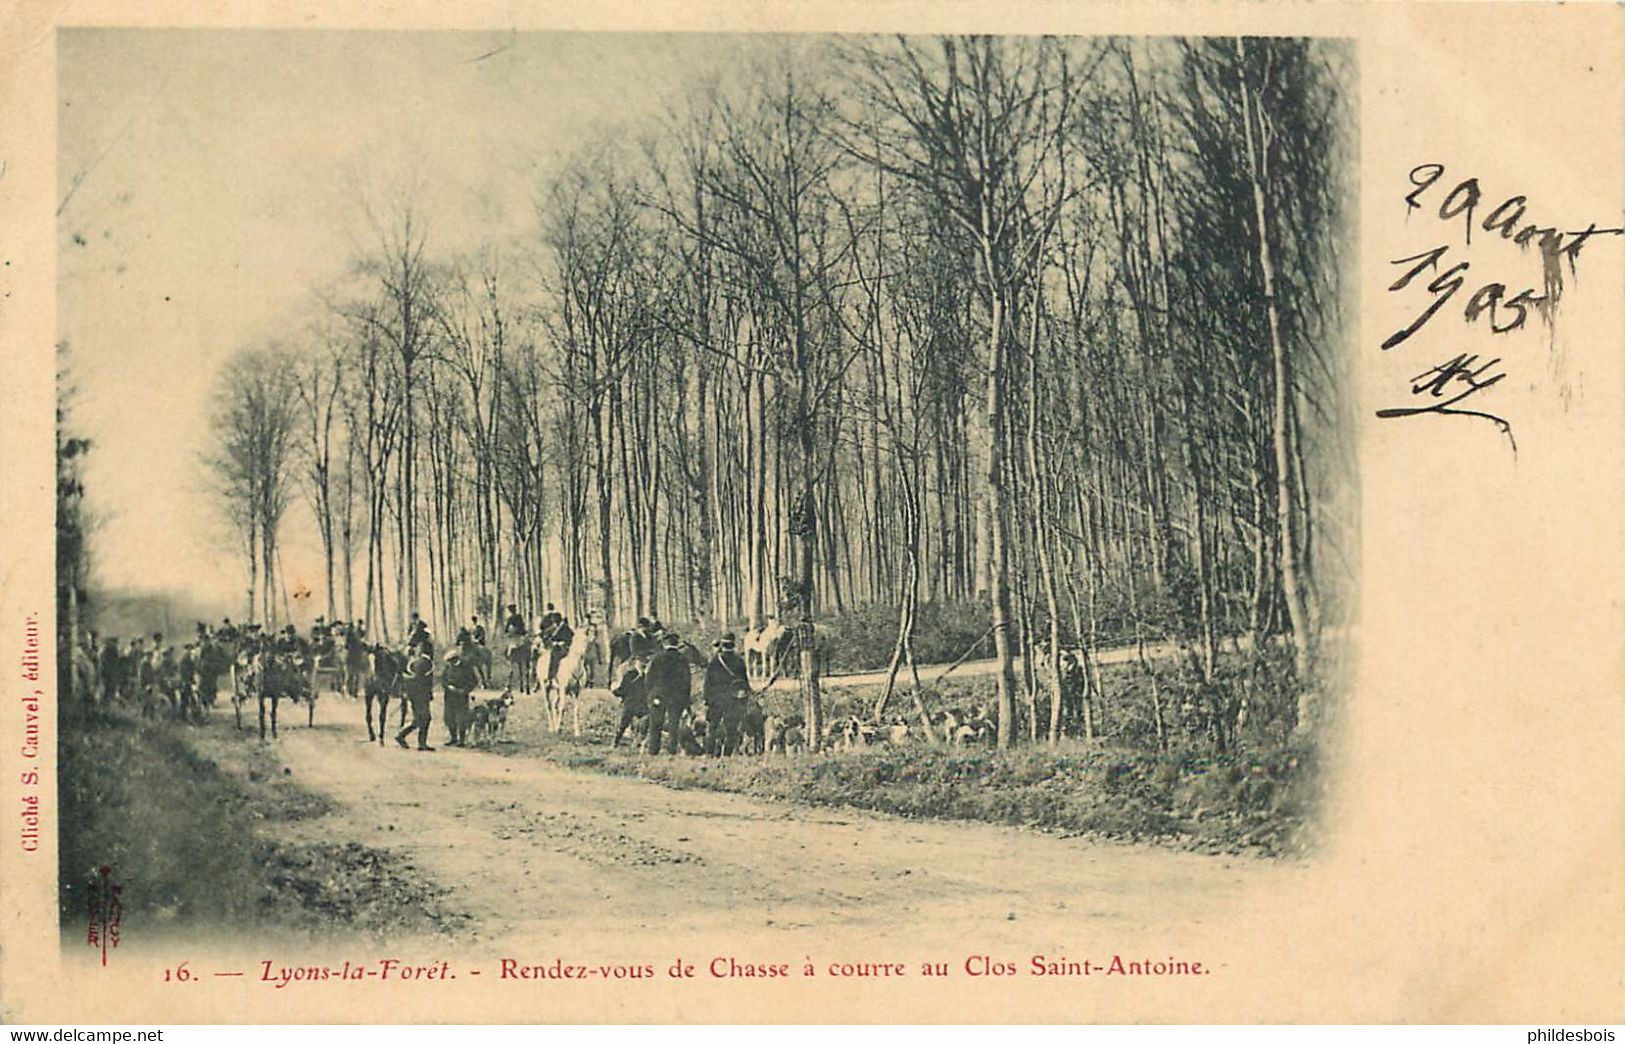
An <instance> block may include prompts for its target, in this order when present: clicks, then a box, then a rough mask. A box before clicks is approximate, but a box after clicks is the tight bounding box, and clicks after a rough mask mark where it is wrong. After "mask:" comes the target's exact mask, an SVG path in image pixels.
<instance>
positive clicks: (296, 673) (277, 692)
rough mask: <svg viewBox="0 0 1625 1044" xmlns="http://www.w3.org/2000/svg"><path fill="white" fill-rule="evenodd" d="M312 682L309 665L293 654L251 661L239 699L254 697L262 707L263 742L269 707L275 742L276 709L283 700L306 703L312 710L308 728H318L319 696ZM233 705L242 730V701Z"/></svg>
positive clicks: (264, 655)
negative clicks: (315, 726) (316, 726)
mask: <svg viewBox="0 0 1625 1044" xmlns="http://www.w3.org/2000/svg"><path fill="white" fill-rule="evenodd" d="M310 678H311V674H310V667H309V664H308V663H303V662H300V658H299V657H297V656H295V655H293V654H288V653H277V652H270V651H265V650H262V651H260V652H256V653H254V654H253V655H252V656H250V657H249V658H248V663H247V668H246V670H244V671H240V672H239V675H238V679H239V696H240V697H245V696H247V695H249V694H250V693H252V694H253V695H254V697H255V698H256V700H257V702H258V703H259V709H260V739H262V740H263V739H264V738H265V732H266V729H265V723H266V715H265V706H266V704H267V703H270V705H271V715H270V722H271V730H270V731H271V736H272V738H275V737H276V734H277V732H276V727H277V708H278V706H279V705H280V704H281V702H282V701H283V700H304V701H305V702H306V703H307V704H308V705H309V709H310V715H309V724H310V725H311V726H314V725H315V724H316V695H315V693H314V692H313V691H311V688H310ZM234 702H236V703H237V704H238V708H237V709H238V714H237V721H238V725H239V727H241V724H242V713H241V700H240V699H239V700H237V701H234Z"/></svg>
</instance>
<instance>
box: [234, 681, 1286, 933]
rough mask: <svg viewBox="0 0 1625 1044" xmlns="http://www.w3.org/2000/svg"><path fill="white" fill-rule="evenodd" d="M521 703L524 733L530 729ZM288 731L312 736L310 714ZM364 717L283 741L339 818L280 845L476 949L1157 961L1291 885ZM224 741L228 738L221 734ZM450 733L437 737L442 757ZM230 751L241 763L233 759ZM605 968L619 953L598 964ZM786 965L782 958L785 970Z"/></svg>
mask: <svg viewBox="0 0 1625 1044" xmlns="http://www.w3.org/2000/svg"><path fill="white" fill-rule="evenodd" d="M539 710H540V708H539V706H538V703H537V701H524V702H522V703H521V704H520V705H519V706H517V707H516V708H515V713H516V714H535V713H539ZM295 717H298V718H301V719H302V718H303V715H297V716H295ZM359 718H360V714H359V711H358V709H357V708H356V707H355V706H354V704H352V703H350V702H349V701H348V700H345V699H343V698H330V699H323V700H322V701H321V704H320V706H319V709H318V712H317V724H316V727H315V728H306V727H305V726H304V723H303V721H302V720H301V721H299V723H298V724H296V725H294V726H292V727H289V728H286V729H284V730H283V732H282V736H281V738H280V740H278V741H276V742H275V747H274V749H275V750H276V751H277V756H278V757H279V758H280V759H281V760H282V761H283V762H284V763H285V769H286V775H287V777H288V778H291V779H292V780H293V781H294V782H297V783H299V784H301V785H303V786H305V787H308V788H311V789H313V790H315V791H318V792H319V793H321V794H323V795H325V796H327V797H328V798H330V799H332V800H333V801H335V802H336V803H337V804H338V805H339V810H338V811H337V812H335V813H333V814H331V815H327V816H323V817H321V818H319V819H314V820H309V821H306V822H299V823H293V824H287V825H286V826H284V827H281V828H279V829H284V830H287V831H290V832H291V833H292V839H295V840H302V841H322V842H341V843H342V842H350V841H355V842H360V843H362V844H366V845H369V846H374V847H380V848H388V849H392V850H394V851H396V852H397V853H399V854H400V855H402V856H404V857H406V858H407V859H409V860H410V862H411V863H412V864H413V865H414V866H415V867H416V868H418V869H419V870H421V871H422V872H424V873H426V874H427V875H428V876H429V877H430V878H431V879H432V880H434V881H436V882H438V883H440V884H442V885H444V886H446V887H448V888H450V889H451V892H452V896H451V900H452V905H453V906H455V907H457V908H459V909H461V910H462V911H464V912H466V913H468V914H469V915H470V916H471V917H472V922H471V923H472V926H473V936H474V939H475V941H476V942H478V943H480V944H482V948H483V945H484V944H491V945H497V946H500V945H503V944H504V943H506V942H509V941H517V940H520V939H522V940H524V942H525V947H526V950H527V952H535V951H536V948H537V946H538V945H539V944H541V945H548V944H559V945H563V944H569V945H570V946H572V947H574V948H575V950H576V951H577V952H580V951H583V950H586V949H591V948H592V947H593V946H594V945H595V940H597V939H600V938H603V933H604V932H605V930H606V928H607V927H608V926H613V927H614V930H615V931H616V932H618V933H620V935H619V937H618V938H616V939H615V940H614V945H613V947H611V949H612V950H613V952H617V953H622V954H624V953H625V952H627V940H628V939H638V938H640V937H647V938H648V939H649V941H650V942H651V944H658V945H669V940H671V939H673V938H696V937H703V936H705V935H720V936H722V937H738V936H741V935H744V936H749V937H753V938H756V937H760V936H762V935H763V934H766V935H768V936H770V937H773V938H782V939H783V940H784V941H785V942H786V943H787V945H788V946H789V947H790V950H794V951H796V955H799V954H800V952H802V951H803V950H805V949H807V947H804V946H803V945H802V940H808V941H809V942H808V946H811V945H812V943H811V940H815V939H816V940H839V939H842V938H859V937H861V938H865V939H868V940H871V941H872V940H874V939H875V938H876V937H877V933H878V934H879V935H881V936H882V937H886V936H890V937H892V938H895V940H896V941H897V942H898V943H899V944H906V945H913V944H919V945H925V944H927V943H929V942H930V941H931V940H933V939H934V940H936V942H937V944H939V945H940V944H941V943H943V942H944V941H947V940H962V939H975V940H976V941H977V945H978V946H981V947H989V946H997V945H1010V946H1015V945H1017V944H1018V942H1019V945H1020V946H1021V947H1022V948H1023V949H1025V950H1029V951H1030V952H1046V951H1045V950H1044V948H1045V947H1048V948H1049V949H1048V951H1047V952H1058V951H1063V950H1065V951H1069V952H1077V946H1078V944H1079V940H1080V939H1084V938H1088V939H1095V940H1098V939H1101V938H1102V937H1103V936H1104V937H1117V938H1121V939H1122V941H1123V942H1128V941H1130V938H1139V937H1145V938H1148V939H1155V940H1157V945H1158V946H1159V947H1166V946H1167V945H1169V944H1170V941H1171V940H1172V939H1173V938H1174V937H1176V936H1177V935H1180V934H1182V933H1183V932H1184V930H1186V929H1190V928H1192V927H1194V926H1199V925H1200V924H1201V923H1202V922H1203V920H1204V919H1205V918H1210V917H1213V916H1215V911H1219V910H1223V909H1226V908H1228V907H1230V906H1231V905H1233V903H1234V902H1236V901H1239V897H1240V896H1241V894H1242V893H1243V892H1244V891H1250V890H1251V889H1253V888H1255V887H1264V888H1267V887H1270V886H1271V883H1272V882H1275V881H1278V880H1280V879H1282V878H1283V877H1290V876H1291V875H1293V874H1295V873H1298V872H1299V870H1298V869H1297V868H1294V867H1291V866H1289V865H1283V864H1277V863H1270V862H1267V861H1263V860H1254V859H1249V858H1239V857H1212V856H1203V855H1196V854H1191V853H1186V852H1178V851H1172V850H1167V849H1161V848H1155V847H1134V846H1126V845H1116V844H1107V843H1099V842H1091V841H1088V840H1083V839H1063V838H1057V837H1053V836H1045V835H1038V834H1033V833H1028V832H1023V831H1020V830H1015V829H1009V828H1002V827H996V826H990V825H985V824H972V823H939V822H919V821H910V820H903V819H897V818H890V817H884V816H879V815H873V814H867V813H862V812H857V811H850V812H849V811H832V810H829V809H824V808H805V807H798V806H793V805H787V804H775V803H770V802H763V801H759V800H756V799H752V798H747V797H743V796H739V795H733V794H724V793H717V792H710V791H698V790H671V789H666V788H664V787H661V786H659V785H657V784H653V783H649V782H645V781H641V780H636V779H629V778H615V777H610V776H605V775H600V774H596V773H592V772H587V771H572V770H569V769H565V768H561V767H558V766H556V765H552V764H549V763H546V762H544V761H542V760H540V759H534V758H531V757H528V756H525V755H523V754H522V753H520V754H517V755H514V756H502V755H499V754H494V753H491V752H485V751H476V750H458V749H450V748H446V747H444V746H441V747H440V748H439V749H438V750H436V751H435V752H433V753H419V752H416V751H406V750H401V749H399V748H397V747H395V746H394V744H393V743H391V744H390V745H389V746H388V747H387V748H386V747H380V746H378V745H376V744H367V743H365V742H363V741H362V737H361V736H360V735H359V730H360V722H359ZM225 727H226V729H227V730H229V725H227V726H225ZM441 736H442V730H441V727H440V725H439V723H438V722H437V723H436V725H435V728H434V734H433V736H432V741H438V740H439V739H440V738H441ZM241 742H245V743H246V742H253V741H251V740H245V741H241ZM606 952H610V951H609V950H606ZM786 952H789V951H788V950H787V951H786Z"/></svg>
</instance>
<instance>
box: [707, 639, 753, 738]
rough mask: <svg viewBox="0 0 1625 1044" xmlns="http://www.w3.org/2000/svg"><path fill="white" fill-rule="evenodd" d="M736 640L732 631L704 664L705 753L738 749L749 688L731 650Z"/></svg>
mask: <svg viewBox="0 0 1625 1044" xmlns="http://www.w3.org/2000/svg"><path fill="white" fill-rule="evenodd" d="M736 641H737V639H736V638H735V637H734V633H733V632H732V631H728V632H727V633H725V634H724V635H723V636H722V637H721V638H719V639H717V644H716V646H715V649H714V650H713V652H712V653H711V659H710V660H708V661H706V664H705V687H704V689H703V698H704V700H705V721H706V734H705V749H706V753H707V754H732V753H733V752H734V751H736V750H738V749H739V726H740V721H741V718H742V717H743V712H744V698H745V694H746V693H747V692H748V691H749V689H750V686H749V684H748V683H747V682H746V680H745V660H744V658H743V657H741V656H740V655H739V653H738V652H736V651H735V650H734V645H735V643H736Z"/></svg>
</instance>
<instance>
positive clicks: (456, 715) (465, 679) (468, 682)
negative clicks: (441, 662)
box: [440, 649, 480, 747]
mask: <svg viewBox="0 0 1625 1044" xmlns="http://www.w3.org/2000/svg"><path fill="white" fill-rule="evenodd" d="M479 680H480V679H479V675H478V673H477V672H476V671H475V670H474V666H473V664H471V663H469V662H468V661H467V660H466V659H464V658H463V654H462V653H460V652H458V651H457V650H455V649H453V650H452V651H451V652H450V653H449V654H448V655H447V656H446V670H445V672H444V673H443V674H442V675H441V678H440V684H441V685H442V686H443V687H444V688H445V690H446V701H445V703H444V704H443V706H442V712H441V713H442V714H444V715H445V718H446V732H447V733H448V735H449V736H450V737H451V738H450V740H449V741H448V746H452V747H463V746H467V742H466V741H467V739H468V719H469V712H468V696H469V693H471V692H473V691H474V687H475V686H476V685H478V684H479Z"/></svg>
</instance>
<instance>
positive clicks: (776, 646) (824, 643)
mask: <svg viewBox="0 0 1625 1044" xmlns="http://www.w3.org/2000/svg"><path fill="white" fill-rule="evenodd" d="M775 626H777V628H778V630H777V633H775V634H772V636H771V641H770V642H769V644H768V646H767V650H766V652H765V654H764V659H765V662H766V664H767V665H768V667H770V668H771V674H772V675H778V676H781V677H786V678H793V677H797V676H798V675H799V674H800V672H801V628H799V627H784V626H782V625H769V626H768V627H767V628H764V629H763V633H764V634H767V633H768V632H769V631H771V630H772V629H773V627H775ZM812 641H813V648H812V652H813V661H814V669H815V670H816V671H817V672H818V673H819V674H820V675H822V674H824V673H825V672H826V671H827V670H828V669H829V663H830V655H831V653H832V652H833V651H834V646H835V635H834V632H832V631H831V630H830V629H829V628H828V627H825V626H823V625H822V624H815V625H813V639H812ZM747 663H748V661H747ZM747 670H748V667H747Z"/></svg>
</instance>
